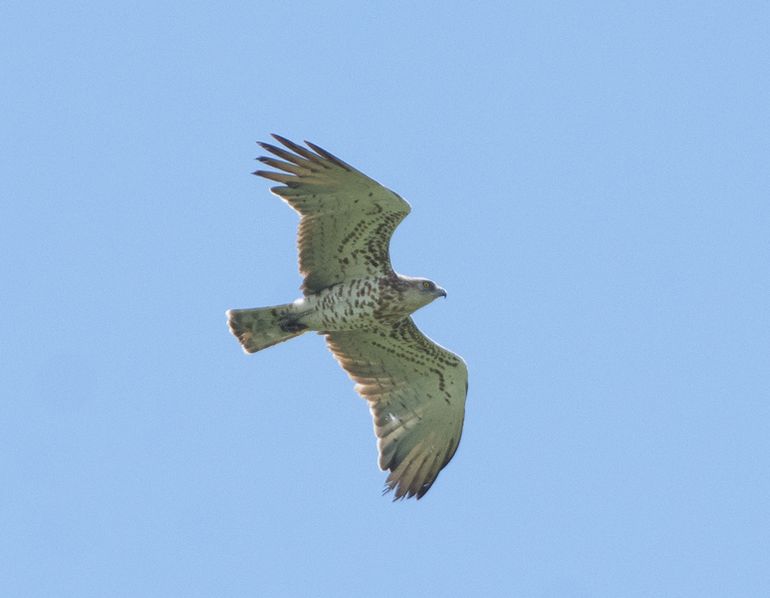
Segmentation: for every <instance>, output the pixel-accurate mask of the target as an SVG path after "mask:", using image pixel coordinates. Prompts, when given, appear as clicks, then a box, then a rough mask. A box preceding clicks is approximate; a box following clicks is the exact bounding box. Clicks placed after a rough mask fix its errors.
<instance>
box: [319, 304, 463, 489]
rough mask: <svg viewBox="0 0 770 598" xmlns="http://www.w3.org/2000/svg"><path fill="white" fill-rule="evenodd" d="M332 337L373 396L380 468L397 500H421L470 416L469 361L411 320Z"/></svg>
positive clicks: (365, 393) (342, 359)
mask: <svg viewBox="0 0 770 598" xmlns="http://www.w3.org/2000/svg"><path fill="white" fill-rule="evenodd" d="M326 342H327V344H328V345H329V348H330V349H331V351H332V353H334V356H335V357H336V359H337V361H338V362H339V363H340V365H341V366H342V367H343V368H344V369H345V370H346V371H347V373H348V374H349V375H350V377H351V378H352V379H353V380H354V381H355V382H357V385H356V391H357V392H358V393H359V394H360V395H361V396H362V397H364V398H365V399H367V400H368V401H369V407H370V409H371V412H372V417H373V418H374V432H375V434H376V435H377V438H378V441H377V447H378V449H379V452H380V461H379V463H380V468H381V469H383V470H390V475H389V476H388V479H387V481H386V485H387V487H388V489H389V490H394V489H395V498H397V499H399V498H410V497H412V496H415V495H416V496H417V498H418V499H419V498H421V497H422V496H423V495H424V494H425V493H426V492H427V491H428V490H429V489H430V487H431V485H433V482H435V481H436V477H437V476H438V474H439V472H440V471H441V469H443V467H444V466H445V465H446V464H447V463H449V460H450V459H451V458H452V456H453V455H454V453H455V451H456V450H457V445H458V444H459V442H460V435H461V434H462V428H463V419H464V417H465V397H466V394H467V392H468V370H467V368H466V367H465V362H464V361H463V360H462V359H461V358H460V357H459V356H457V355H455V354H454V353H452V352H450V351H447V350H446V349H444V348H443V347H440V346H439V345H437V344H436V343H434V342H433V341H432V340H430V339H429V338H428V337H426V336H425V335H424V334H422V333H421V332H420V331H419V329H418V328H417V326H416V325H415V324H414V322H413V321H412V319H411V318H405V319H403V320H400V321H399V322H398V323H396V324H395V325H394V326H393V327H391V328H387V327H382V328H378V329H370V330H359V331H350V332H330V333H328V334H327V335H326Z"/></svg>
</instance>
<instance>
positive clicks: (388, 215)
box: [254, 135, 411, 294]
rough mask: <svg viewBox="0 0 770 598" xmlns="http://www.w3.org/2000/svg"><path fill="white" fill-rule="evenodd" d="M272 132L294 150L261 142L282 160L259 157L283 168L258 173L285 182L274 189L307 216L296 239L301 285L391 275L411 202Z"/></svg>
mask: <svg viewBox="0 0 770 598" xmlns="http://www.w3.org/2000/svg"><path fill="white" fill-rule="evenodd" d="M273 137H274V138H275V139H276V140H278V141H279V142H280V143H281V144H283V145H284V146H285V147H286V148H288V150H291V151H287V150H285V149H283V148H280V147H276V146H274V145H270V144H268V143H260V145H261V146H262V147H263V148H264V149H266V150H267V151H269V152H271V153H272V154H274V155H276V156H278V157H279V158H282V159H283V160H276V159H275V158H270V157H264V156H263V157H261V158H258V159H259V160H260V161H261V162H263V163H265V164H267V165H269V166H272V167H273V168H278V169H280V170H282V171H283V172H273V171H265V170H258V171H256V172H255V173H254V174H256V175H259V176H262V177H265V178H267V179H270V180H273V181H277V182H279V183H281V185H282V186H280V187H273V188H272V189H271V191H272V192H273V193H275V194H276V195H278V196H279V197H281V198H282V199H284V200H285V201H286V202H287V203H288V204H289V205H290V206H291V207H292V208H294V209H295V210H296V211H297V212H299V214H300V215H301V217H302V218H301V220H300V223H299V233H298V239H297V244H298V247H299V269H300V273H301V274H302V275H303V276H304V277H305V280H304V282H303V284H302V290H303V291H304V292H305V293H306V294H308V293H313V292H317V291H319V290H321V289H323V288H326V287H329V286H331V285H333V284H336V283H338V282H342V281H343V280H348V279H351V278H358V277H365V276H380V275H388V274H390V273H391V272H392V271H393V269H392V267H391V265H390V254H389V251H388V247H389V245H390V237H391V236H392V234H393V231H394V230H395V229H396V227H397V226H398V224H399V222H401V221H402V220H403V219H404V217H405V216H406V215H407V214H408V213H409V211H410V209H411V208H410V207H409V204H408V203H407V202H406V201H405V200H403V199H402V198H401V197H399V196H398V195H396V194H395V193H393V192H392V191H390V190H389V189H386V188H385V187H383V186H382V185H380V184H379V183H378V182H376V181H374V180H372V179H370V178H369V177H368V176H366V175H365V174H363V173H361V172H359V171H358V170H356V169H355V168H353V167H352V166H350V165H349V164H346V163H345V162H343V161H342V160H340V159H339V158H337V157H336V156H333V155H332V154H330V153H329V152H327V151H326V150H323V149H321V148H320V147H318V146H316V145H313V144H312V143H310V142H307V141H306V142H305V143H307V145H308V146H309V147H310V148H311V149H312V150H313V151H310V150H309V149H307V148H305V147H302V146H301V145H297V144H296V143H293V142H291V141H289V140H288V139H284V138H283V137H280V136H279V135H273ZM284 160H285V161H284Z"/></svg>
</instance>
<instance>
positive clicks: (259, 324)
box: [226, 303, 307, 353]
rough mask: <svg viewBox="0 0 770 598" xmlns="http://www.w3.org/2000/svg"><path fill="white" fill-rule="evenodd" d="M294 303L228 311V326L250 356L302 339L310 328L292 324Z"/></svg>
mask: <svg viewBox="0 0 770 598" xmlns="http://www.w3.org/2000/svg"><path fill="white" fill-rule="evenodd" d="M291 307H292V304H291V303H287V304H285V305H274V306H272V307H259V308H256V309H231V310H228V311H227V313H226V315H227V325H228V326H229V327H230V332H232V333H233V334H234V335H235V336H236V338H237V339H238V341H239V342H240V343H241V346H242V347H243V350H244V351H246V353H256V352H257V351H261V350H262V349H266V348H267V347H272V346H273V345H276V344H278V343H282V342H284V341H287V340H289V339H290V338H294V337H295V336H299V335H300V334H302V333H303V332H305V330H306V329H307V327H306V326H304V325H303V324H299V323H297V322H296V321H292V318H291V316H290V314H291Z"/></svg>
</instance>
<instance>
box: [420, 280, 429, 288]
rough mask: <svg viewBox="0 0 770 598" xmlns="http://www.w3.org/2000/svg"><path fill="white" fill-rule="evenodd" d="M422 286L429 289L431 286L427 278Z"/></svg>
mask: <svg viewBox="0 0 770 598" xmlns="http://www.w3.org/2000/svg"><path fill="white" fill-rule="evenodd" d="M422 288H423V289H429V288H430V283H429V282H428V281H427V280H425V281H423V283H422Z"/></svg>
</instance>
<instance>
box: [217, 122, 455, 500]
mask: <svg viewBox="0 0 770 598" xmlns="http://www.w3.org/2000/svg"><path fill="white" fill-rule="evenodd" d="M273 137H274V138H275V140H276V141H278V142H279V143H280V144H281V145H282V146H283V147H278V146H275V145H271V144H268V143H260V144H259V145H260V146H261V147H262V148H263V149H265V150H266V151H268V152H270V153H271V154H273V155H274V156H277V158H280V159H276V158H273V157H266V156H263V157H260V158H258V160H259V161H261V162H262V163H264V164H266V165H267V166H269V167H272V168H274V169H276V170H257V171H256V172H255V173H254V174H256V175H258V176H261V177H264V178H266V179H270V180H271V181H275V182H277V183H279V186H276V187H273V188H272V189H271V191H272V192H273V193H274V194H275V195H277V196H278V197H280V198H281V199H283V200H284V201H286V203H288V204H289V205H290V206H291V207H292V208H294V210H296V211H297V212H298V213H299V215H300V222H299V231H298V241H297V244H298V248H299V269H300V273H301V274H302V276H303V277H304V281H303V283H302V286H301V290H302V297H300V298H299V299H297V300H296V301H294V302H293V303H286V304H284V305H275V306H272V307H261V308H256V309H231V310H229V311H228V312H227V319H228V325H229V327H230V331H231V332H232V333H233V334H234V335H235V336H236V337H237V338H238V340H239V341H240V343H241V345H242V347H243V349H244V351H246V352H247V353H255V352H256V351H260V350H262V349H265V348H267V347H270V346H272V345H275V344H277V343H281V342H284V341H287V340H289V339H291V338H294V337H295V336H299V335H300V334H303V333H305V332H308V331H316V332H318V333H319V334H323V335H324V336H325V337H326V343H327V345H328V347H329V349H330V350H331V352H332V353H333V354H334V357H335V358H336V359H337V361H338V362H339V364H340V365H341V366H342V367H343V368H344V369H345V371H346V372H347V373H348V375H349V376H350V377H351V378H352V379H353V381H355V382H356V387H355V389H356V391H357V392H358V393H359V394H360V395H361V396H362V397H363V398H365V399H366V400H367V401H368V402H369V407H370V410H371V413H372V418H373V419H374V432H375V435H376V436H377V447H378V450H379V466H380V468H381V469H382V470H383V471H386V470H387V471H389V472H390V473H389V475H388V478H387V480H386V482H385V486H386V487H385V492H388V491H394V496H395V498H394V500H396V499H402V498H411V497H413V496H416V497H417V499H419V498H421V497H422V496H424V495H425V493H426V492H427V491H428V490H429V489H430V487H431V486H432V485H433V483H434V482H435V481H436V477H437V476H438V474H439V472H440V471H441V470H442V469H443V468H444V467H445V466H446V465H447V463H449V461H450V460H451V459H452V456H453V455H454V453H455V451H456V450H457V446H458V444H459V442H460V435H461V434H462V427H463V419H464V417H465V398H466V395H467V392H468V370H467V368H466V365H465V362H464V361H463V359H462V358H461V357H459V356H458V355H455V354H454V353H452V352H451V351H448V350H447V349H445V348H443V347H441V346H440V345H438V344H436V343H435V342H433V341H432V340H431V339H429V338H428V337H427V336H425V335H424V334H423V333H422V332H420V330H419V329H418V328H417V326H416V325H415V323H414V321H413V320H412V318H411V317H410V314H412V312H414V311H416V310H417V309H419V308H421V307H423V306H425V305H428V304H429V303H431V302H432V301H433V300H434V299H436V298H438V297H446V291H445V290H444V289H442V288H441V287H440V286H438V285H437V284H436V283H435V282H433V281H432V280H428V279H426V278H412V277H410V276H402V275H401V274H397V273H396V272H395V271H394V270H393V267H392V266H391V263H390V254H389V245H390V238H391V236H392V235H393V231H394V230H395V229H396V227H397V226H398V224H399V223H400V222H401V221H402V220H403V219H404V218H405V217H406V215H407V214H408V213H409V212H410V210H411V207H410V206H409V204H408V203H407V202H406V201H405V200H404V199H402V198H401V197H400V196H399V195H397V194H396V193H394V192H393V191H391V190H389V189H387V188H385V187H383V186H382V185H380V184H379V183H377V182H376V181H374V180H373V179H371V178H369V177H368V176H366V175H365V174H363V173H362V172H359V171H358V170H356V169H355V168H353V167H352V166H350V165H349V164H346V163H345V162H343V161H342V160H340V159H339V158H337V157H336V156H334V155H332V154H330V153H329V152H327V151H326V150H324V149H322V148H320V147H318V146H317V145H314V144H312V143H310V142H308V141H306V142H305V143H306V144H307V147H303V146H301V145H298V144H296V143H293V142H292V141H289V140H288V139H285V138H283V137H281V136H279V135H273Z"/></svg>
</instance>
